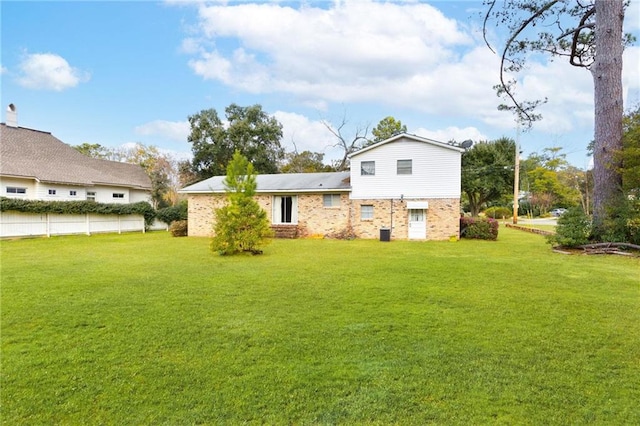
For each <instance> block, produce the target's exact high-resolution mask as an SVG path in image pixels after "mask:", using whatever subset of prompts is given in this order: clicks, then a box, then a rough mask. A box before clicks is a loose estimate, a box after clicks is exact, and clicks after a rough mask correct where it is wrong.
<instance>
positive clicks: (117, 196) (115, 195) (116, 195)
mask: <svg viewBox="0 0 640 426" xmlns="http://www.w3.org/2000/svg"><path fill="white" fill-rule="evenodd" d="M113 198H124V193H122V192H114V193H113Z"/></svg>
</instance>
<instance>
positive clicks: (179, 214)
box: [157, 200, 187, 225]
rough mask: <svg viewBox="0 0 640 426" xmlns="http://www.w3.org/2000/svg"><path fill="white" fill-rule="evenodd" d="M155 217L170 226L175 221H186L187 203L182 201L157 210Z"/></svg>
mask: <svg viewBox="0 0 640 426" xmlns="http://www.w3.org/2000/svg"><path fill="white" fill-rule="evenodd" d="M157 217H158V219H160V220H161V221H163V222H164V223H166V224H167V225H171V223H173V222H174V221H176V220H187V201H186V200H185V201H182V202H180V203H179V204H177V205H175V206H170V207H165V208H163V209H159V210H158V212H157Z"/></svg>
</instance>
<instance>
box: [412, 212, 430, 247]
mask: <svg viewBox="0 0 640 426" xmlns="http://www.w3.org/2000/svg"><path fill="white" fill-rule="evenodd" d="M425 238H427V215H426V213H425V211H424V209H411V210H409V239H410V240H424V239H425Z"/></svg>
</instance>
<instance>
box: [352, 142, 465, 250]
mask: <svg viewBox="0 0 640 426" xmlns="http://www.w3.org/2000/svg"><path fill="white" fill-rule="evenodd" d="M463 151H464V150H463V149H462V148H459V147H457V146H453V145H449V144H445V143H441V142H437V141H434V140H431V139H426V138H422V137H419V136H415V135H409V134H399V135H396V136H394V137H392V138H389V139H387V140H384V141H382V142H378V143H377V144H374V145H370V146H368V147H366V148H364V149H361V150H360V151H357V152H355V153H353V154H352V155H351V156H350V161H351V194H350V197H351V204H352V215H353V219H352V226H353V229H354V232H355V234H356V235H359V236H361V237H365V238H374V237H375V236H377V235H378V232H379V229H381V228H388V229H389V230H390V234H391V237H392V238H396V239H412V240H444V239H448V238H450V237H452V236H455V237H457V236H458V233H459V227H460V223H459V220H460V194H461V190H460V176H461V175H460V170H461V158H462V152H463Z"/></svg>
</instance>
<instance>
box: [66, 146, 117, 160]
mask: <svg viewBox="0 0 640 426" xmlns="http://www.w3.org/2000/svg"><path fill="white" fill-rule="evenodd" d="M72 147H73V148H74V149H75V150H76V151H78V152H81V153H82V154H84V155H86V156H87V157H91V158H100V159H102V160H109V159H110V158H111V156H112V152H113V150H112V149H111V148H108V147H106V146H102V145H100V144H99V143H88V142H84V143H82V144H80V145H72Z"/></svg>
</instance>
